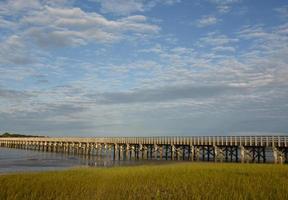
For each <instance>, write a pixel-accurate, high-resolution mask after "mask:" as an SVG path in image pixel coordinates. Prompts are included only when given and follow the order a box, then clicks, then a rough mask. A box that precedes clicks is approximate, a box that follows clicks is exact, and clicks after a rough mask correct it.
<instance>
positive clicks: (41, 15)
mask: <svg viewBox="0 0 288 200" xmlns="http://www.w3.org/2000/svg"><path fill="white" fill-rule="evenodd" d="M11 14H13V13H11ZM11 23H13V24H15V26H16V27H18V29H21V30H23V31H22V32H20V31H19V32H18V37H21V38H22V40H27V39H28V40H32V41H35V42H36V44H38V45H40V46H41V47H64V46H79V45H85V44H88V43H91V42H99V43H113V42H116V41H120V40H122V39H125V38H126V37H127V38H129V37H140V36H138V34H140V35H146V34H155V33H158V32H159V30H160V28H159V27H158V26H157V25H154V24H151V23H149V22H148V19H147V18H146V17H145V16H142V15H135V16H129V17H122V18H119V19H116V20H109V19H107V18H105V17H104V16H102V15H100V14H98V13H96V12H85V11H83V10H81V9H80V8H56V7H50V6H47V5H43V6H42V7H40V8H37V9H35V10H33V11H31V12H30V13H29V14H25V13H22V15H20V17H19V20H17V21H10V22H9V21H7V20H5V21H4V20H3V19H1V18H0V26H1V25H2V26H5V27H6V26H8V25H10V24H11ZM21 38H20V39H21Z"/></svg>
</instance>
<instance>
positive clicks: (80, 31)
mask: <svg viewBox="0 0 288 200" xmlns="http://www.w3.org/2000/svg"><path fill="white" fill-rule="evenodd" d="M5 131H8V132H15V133H29V134H36V135H48V136H83V137H84V136H162V135H167V136H170V135H173V136H175V135H183V136H187V135H200V136H201V135H250V134H257V135H259V134H263V135H265V134H286V135H287V134H288V2H287V1H286V0H285V1H284V0H265V1H263V0H69V1H68V0H25V1H24V0H0V132H5Z"/></svg>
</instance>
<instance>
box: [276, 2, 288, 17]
mask: <svg viewBox="0 0 288 200" xmlns="http://www.w3.org/2000/svg"><path fill="white" fill-rule="evenodd" d="M274 10H275V11H276V12H278V13H279V14H280V16H281V17H283V18H284V19H286V18H288V5H286V6H282V7H279V8H276V9H274Z"/></svg>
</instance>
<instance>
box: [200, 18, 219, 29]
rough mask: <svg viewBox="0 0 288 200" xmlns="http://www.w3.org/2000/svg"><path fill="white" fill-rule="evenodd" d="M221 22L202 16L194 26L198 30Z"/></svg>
mask: <svg viewBox="0 0 288 200" xmlns="http://www.w3.org/2000/svg"><path fill="white" fill-rule="evenodd" d="M220 21H221V20H219V19H217V18H216V17H215V16H203V17H202V18H201V19H198V20H197V21H196V25H197V26H198V27H200V28H202V27H206V26H211V25H214V24H217V23H218V22H220Z"/></svg>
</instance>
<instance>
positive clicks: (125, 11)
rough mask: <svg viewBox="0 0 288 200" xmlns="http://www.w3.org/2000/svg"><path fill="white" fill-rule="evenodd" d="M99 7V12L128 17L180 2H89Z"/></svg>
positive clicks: (135, 0) (149, 0) (159, 0)
mask: <svg viewBox="0 0 288 200" xmlns="http://www.w3.org/2000/svg"><path fill="white" fill-rule="evenodd" d="M91 1H96V2H98V3H99V4H100V6H101V12H103V13H113V14H116V15H130V14H132V13H137V12H144V11H146V10H150V9H151V8H153V7H155V6H156V5H158V4H162V5H173V4H175V3H179V2H180V1H181V0H91Z"/></svg>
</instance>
